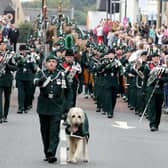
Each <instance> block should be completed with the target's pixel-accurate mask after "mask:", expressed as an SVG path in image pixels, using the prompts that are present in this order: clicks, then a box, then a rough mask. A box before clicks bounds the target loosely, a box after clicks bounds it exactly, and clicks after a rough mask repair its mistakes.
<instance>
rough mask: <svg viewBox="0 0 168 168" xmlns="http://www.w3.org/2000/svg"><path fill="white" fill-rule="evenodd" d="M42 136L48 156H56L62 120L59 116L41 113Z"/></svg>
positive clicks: (45, 152)
mask: <svg viewBox="0 0 168 168" xmlns="http://www.w3.org/2000/svg"><path fill="white" fill-rule="evenodd" d="M39 118H40V130H41V137H42V141H43V146H44V154H45V156H46V157H50V156H55V154H56V151H57V147H58V143H59V132H60V120H58V118H57V116H48V115H41V114H39Z"/></svg>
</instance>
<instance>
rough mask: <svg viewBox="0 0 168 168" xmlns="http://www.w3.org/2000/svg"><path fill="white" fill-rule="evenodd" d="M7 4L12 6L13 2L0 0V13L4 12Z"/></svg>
mask: <svg viewBox="0 0 168 168" xmlns="http://www.w3.org/2000/svg"><path fill="white" fill-rule="evenodd" d="M9 6H10V7H11V8H13V6H14V4H13V1H12V0H3V1H2V0H1V1H0V15H1V14H4V10H5V9H6V8H7V7H9Z"/></svg>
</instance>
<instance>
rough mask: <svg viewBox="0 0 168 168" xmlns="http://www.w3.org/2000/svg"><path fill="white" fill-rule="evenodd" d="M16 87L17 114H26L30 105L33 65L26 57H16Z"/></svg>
mask: <svg viewBox="0 0 168 168" xmlns="http://www.w3.org/2000/svg"><path fill="white" fill-rule="evenodd" d="M16 62H17V68H18V69H17V72H16V77H15V78H16V87H17V88H18V113H23V112H24V111H25V112H26V110H27V109H29V107H30V106H31V104H32V90H33V88H32V82H33V78H34V71H35V64H34V62H32V61H31V60H29V57H28V55H25V56H18V57H16Z"/></svg>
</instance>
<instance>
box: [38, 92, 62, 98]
mask: <svg viewBox="0 0 168 168" xmlns="http://www.w3.org/2000/svg"><path fill="white" fill-rule="evenodd" d="M40 96H42V97H45V98H49V99H55V98H58V97H59V96H57V95H54V94H52V93H48V94H40Z"/></svg>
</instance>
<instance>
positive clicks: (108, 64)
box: [102, 49, 122, 118]
mask: <svg viewBox="0 0 168 168" xmlns="http://www.w3.org/2000/svg"><path fill="white" fill-rule="evenodd" d="M102 68H103V71H104V73H103V75H104V77H103V82H104V89H103V91H104V95H106V96H105V100H104V102H103V111H104V112H105V113H107V117H108V118H113V112H114V108H115V105H116V99H117V92H118V87H119V84H118V80H119V79H118V74H119V73H120V72H122V65H121V63H120V61H119V60H118V59H117V58H115V50H114V49H111V50H110V51H109V53H108V55H106V56H105V57H104V60H103V62H102Z"/></svg>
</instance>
